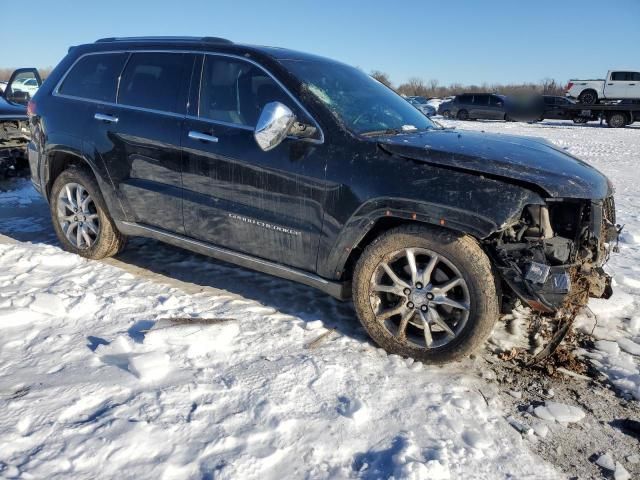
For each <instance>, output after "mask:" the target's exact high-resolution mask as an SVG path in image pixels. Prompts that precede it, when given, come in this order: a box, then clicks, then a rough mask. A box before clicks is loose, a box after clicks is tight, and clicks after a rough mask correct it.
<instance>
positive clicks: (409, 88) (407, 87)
mask: <svg viewBox="0 0 640 480" xmlns="http://www.w3.org/2000/svg"><path fill="white" fill-rule="evenodd" d="M13 70H14V69H13V68H0V81H4V82H6V81H8V80H9V77H10V76H11V74H12V73H13ZM51 70H53V69H52V67H46V68H39V69H38V71H39V72H40V76H41V77H42V79H43V80H44V79H45V78H47V77H48V76H49V74H50V73H51ZM370 75H371V76H372V77H373V78H375V79H376V80H378V81H379V82H381V83H384V84H385V85H386V86H387V87H389V88H392V89H393V90H395V91H396V92H398V93H399V94H401V95H405V96H419V97H427V98H429V97H439V98H442V97H449V96H453V95H460V94H461V93H469V92H478V93H502V94H504V95H517V94H527V93H540V94H542V95H564V86H563V85H561V84H559V83H558V82H557V81H556V80H554V79H552V78H545V79H543V80H540V81H539V82H538V83H520V84H507V85H502V84H499V83H492V84H488V83H483V84H482V85H463V84H461V83H452V84H450V85H440V82H438V80H435V79H430V80H426V81H425V80H423V79H421V78H418V77H413V78H410V79H409V80H408V81H406V82H405V83H401V84H400V85H398V87H397V88H396V87H395V86H394V85H393V83H392V82H391V78H390V77H389V75H388V74H387V73H385V72H382V71H380V70H374V71H372V72H371V73H370Z"/></svg>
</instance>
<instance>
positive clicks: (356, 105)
mask: <svg viewBox="0 0 640 480" xmlns="http://www.w3.org/2000/svg"><path fill="white" fill-rule="evenodd" d="M279 62H280V64H281V65H282V66H283V67H284V68H286V69H287V70H288V71H289V72H290V73H291V74H292V75H294V76H295V77H297V79H298V80H299V81H300V82H301V83H302V88H303V89H304V90H305V91H306V92H308V93H309V94H310V95H312V96H313V97H314V98H315V99H316V100H317V101H318V102H320V103H321V104H322V105H324V107H326V108H327V109H328V110H329V112H331V114H332V115H333V116H334V118H335V119H336V120H337V122H338V123H340V124H341V125H344V126H345V127H346V128H347V129H348V130H349V131H351V132H353V133H356V134H381V133H395V132H397V131H409V130H424V129H432V128H437V127H436V125H435V124H434V123H433V122H432V121H431V120H429V119H428V118H427V117H426V116H425V115H423V114H422V113H421V112H420V111H418V110H417V109H416V108H415V107H413V106H412V105H411V104H410V103H409V102H407V101H406V100H405V99H404V98H402V97H401V96H400V95H398V94H397V93H395V92H394V91H393V90H391V89H389V88H387V87H385V86H384V85H382V84H381V83H379V82H377V81H376V80H374V79H373V78H371V77H370V76H369V75H367V74H366V73H364V72H362V71H360V70H358V69H356V68H353V67H350V66H348V65H344V64H341V63H338V62H333V61H330V60H325V59H321V58H318V59H309V60H307V59H291V58H283V59H280V60H279Z"/></svg>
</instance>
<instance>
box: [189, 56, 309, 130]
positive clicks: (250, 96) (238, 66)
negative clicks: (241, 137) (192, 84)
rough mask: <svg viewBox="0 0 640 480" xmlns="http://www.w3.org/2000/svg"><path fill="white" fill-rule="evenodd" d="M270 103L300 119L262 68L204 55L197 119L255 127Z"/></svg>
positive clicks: (286, 98) (290, 101) (286, 96)
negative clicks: (280, 104)
mask: <svg viewBox="0 0 640 480" xmlns="http://www.w3.org/2000/svg"><path fill="white" fill-rule="evenodd" d="M270 102H280V103H283V104H285V105H286V106H287V107H289V108H290V109H291V110H293V111H294V113H296V115H297V116H298V117H299V116H300V113H299V112H297V111H296V108H295V105H294V102H293V101H292V100H291V97H289V95H287V93H286V92H284V90H282V88H281V87H280V86H279V85H278V84H277V83H276V82H275V81H274V80H273V79H272V78H271V77H270V76H269V75H268V74H267V73H266V72H265V71H264V70H262V69H261V68H258V67H257V66H255V65H253V64H252V63H249V62H245V61H242V60H235V59H232V58H227V57H222V56H215V55H207V56H205V62H204V66H203V70H202V79H201V83H200V100H199V104H198V116H199V117H201V118H206V119H208V120H214V121H217V122H223V123H231V124H234V125H242V126H248V127H255V125H256V123H258V117H259V116H260V113H261V112H262V109H263V108H264V106H265V105H266V104H267V103H270Z"/></svg>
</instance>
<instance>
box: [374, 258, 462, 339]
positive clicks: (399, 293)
mask: <svg viewBox="0 0 640 480" xmlns="http://www.w3.org/2000/svg"><path fill="white" fill-rule="evenodd" d="M369 297H370V301H371V308H372V309H373V312H374V315H375V317H376V320H377V321H378V322H380V324H381V325H382V326H383V327H384V328H385V329H386V330H387V332H388V333H389V334H391V335H392V336H394V337H395V338H396V340H397V341H399V342H400V343H404V344H408V345H411V346H413V347H418V348H422V349H433V348H438V347H442V346H444V345H446V344H448V343H450V342H451V341H453V340H454V339H455V338H457V337H458V336H459V335H460V333H461V332H462V330H463V328H464V326H465V324H466V323H467V320H468V318H469V309H470V301H469V298H470V297H469V289H468V287H467V284H466V282H465V280H464V279H463V277H462V275H461V273H460V271H459V270H458V269H457V268H456V266H455V265H453V264H452V263H451V262H450V261H449V260H448V259H446V258H445V257H443V256H441V255H438V254H437V253H435V252H433V251H431V250H428V249H424V248H407V249H403V250H398V251H396V252H393V253H392V254H391V255H389V256H387V260H386V261H383V262H381V263H380V264H379V265H378V266H377V267H376V269H375V270H374V273H373V275H372V277H371V282H370V294H369Z"/></svg>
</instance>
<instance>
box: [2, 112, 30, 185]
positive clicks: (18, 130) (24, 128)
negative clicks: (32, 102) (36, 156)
mask: <svg viewBox="0 0 640 480" xmlns="http://www.w3.org/2000/svg"><path fill="white" fill-rule="evenodd" d="M28 143H29V126H28V123H27V121H26V120H23V119H10V120H5V119H2V118H0V178H3V177H5V176H9V175H11V174H12V173H14V172H16V171H19V170H20V169H24V168H25V167H26V166H27V165H28V164H27V155H26V152H27V144H28Z"/></svg>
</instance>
